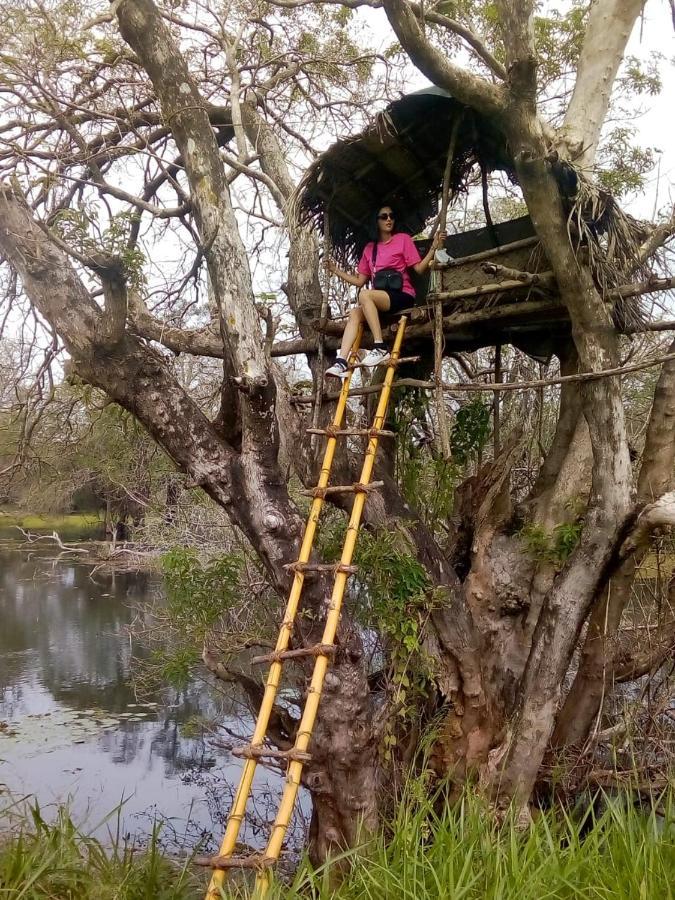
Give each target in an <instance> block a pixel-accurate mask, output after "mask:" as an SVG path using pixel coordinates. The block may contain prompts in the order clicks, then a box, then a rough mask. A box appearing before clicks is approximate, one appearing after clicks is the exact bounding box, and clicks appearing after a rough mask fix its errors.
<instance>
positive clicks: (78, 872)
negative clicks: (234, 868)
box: [0, 807, 203, 900]
mask: <svg viewBox="0 0 675 900" xmlns="http://www.w3.org/2000/svg"><path fill="white" fill-rule="evenodd" d="M3 812H4V813H7V810H4V811H3V810H0V822H2V820H3V818H4V816H3ZM157 836H158V835H157V832H154V833H153V834H152V835H151V837H150V840H149V843H148V846H147V847H146V848H144V849H143V850H138V849H134V848H132V847H129V846H128V845H126V844H125V843H123V842H120V841H117V842H116V846H113V848H112V849H107V848H105V847H104V846H103V844H101V843H100V842H99V841H97V840H95V839H94V838H91V837H87V836H86V835H85V834H83V832H82V831H81V830H80V829H78V828H77V827H76V826H75V824H74V823H73V821H72V819H71V818H70V816H69V815H68V812H67V811H66V810H65V809H60V810H59V813H58V815H57V817H56V819H55V821H54V822H52V823H48V822H46V821H45V819H44V818H43V817H42V814H41V813H40V810H39V809H38V808H37V807H34V808H33V809H32V810H31V811H30V821H28V822H25V823H24V824H23V825H22V826H21V827H20V828H19V829H16V828H12V829H11V830H10V831H8V832H7V833H6V834H3V833H2V832H1V831H0V898H2V900H10V898H11V900H188V898H193V897H198V896H200V894H201V889H200V888H198V885H197V882H196V880H195V879H194V877H193V876H192V875H191V873H190V871H189V868H188V864H187V863H185V864H184V865H182V866H179V865H176V864H175V863H174V862H172V861H170V860H169V859H167V858H166V857H165V856H163V854H162V851H161V849H160V847H159V845H158V842H157ZM202 880H203V879H201V878H200V882H201V881H202Z"/></svg>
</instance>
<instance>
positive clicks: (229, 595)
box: [162, 547, 243, 668]
mask: <svg viewBox="0 0 675 900" xmlns="http://www.w3.org/2000/svg"><path fill="white" fill-rule="evenodd" d="M242 564H243V560H242V559H241V557H240V556H239V555H238V554H234V553H232V554H225V555H223V556H218V557H216V558H214V559H210V560H208V561H207V562H204V561H203V560H202V559H200V556H199V553H198V552H197V550H196V549H195V548H193V547H175V548H173V549H172V550H170V551H169V552H168V553H165V554H164V556H163V557H162V572H163V574H164V582H165V584H166V590H167V597H168V604H169V613H170V615H171V619H172V622H173V624H174V625H175V626H176V627H177V628H178V629H180V630H181V632H182V633H184V634H185V635H191V636H193V637H194V638H196V639H197V640H200V641H201V640H203V639H204V637H205V636H206V634H207V633H208V631H209V630H210V629H211V628H212V627H213V626H214V625H215V624H216V622H218V620H219V619H220V618H221V617H222V616H223V615H224V613H225V612H226V610H227V609H229V608H230V607H231V606H232V604H233V603H234V602H236V600H237V599H238V594H237V587H238V584H239V576H240V575H241V569H242ZM179 668H180V665H179Z"/></svg>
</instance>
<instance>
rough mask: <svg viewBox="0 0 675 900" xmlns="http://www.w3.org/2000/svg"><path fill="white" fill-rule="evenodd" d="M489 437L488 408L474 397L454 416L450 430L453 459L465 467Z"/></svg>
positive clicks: (478, 398)
mask: <svg viewBox="0 0 675 900" xmlns="http://www.w3.org/2000/svg"><path fill="white" fill-rule="evenodd" d="M489 436H490V407H489V406H488V405H487V404H486V403H484V402H483V401H482V400H481V399H480V397H476V398H475V399H474V400H471V401H470V402H469V403H465V404H464V406H462V408H461V409H460V410H459V411H458V412H457V414H456V415H455V420H454V422H453V424H452V428H451V430H450V447H451V450H452V456H453V459H455V460H456V461H457V462H458V463H459V464H460V465H465V464H466V463H467V462H468V461H469V460H470V459H472V458H474V457H476V456H478V454H480V453H481V451H482V450H483V448H484V447H485V444H486V443H487V440H488V437H489Z"/></svg>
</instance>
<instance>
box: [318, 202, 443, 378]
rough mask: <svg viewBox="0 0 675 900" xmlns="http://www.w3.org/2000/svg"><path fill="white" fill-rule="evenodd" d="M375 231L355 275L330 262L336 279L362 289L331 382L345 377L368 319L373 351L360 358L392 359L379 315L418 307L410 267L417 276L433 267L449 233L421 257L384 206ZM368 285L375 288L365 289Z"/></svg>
mask: <svg viewBox="0 0 675 900" xmlns="http://www.w3.org/2000/svg"><path fill="white" fill-rule="evenodd" d="M376 221H377V232H376V235H377V236H376V238H375V240H374V241H371V242H370V243H368V244H366V246H365V249H364V251H363V255H362V256H361V261H360V262H359V264H358V266H357V269H356V274H355V275H351V274H350V273H349V272H343V271H342V270H341V269H338V267H337V266H336V265H335V263H334V262H333V260H332V259H328V260H326V267H327V269H328V271H329V272H332V273H333V274H334V275H337V277H338V278H341V279H342V280H343V281H346V282H347V283H348V284H353V285H355V286H356V287H357V288H360V290H359V305H358V307H356V308H355V309H353V310H352V311H351V312H350V314H349V318H348V319H347V324H346V326H345V330H344V334H343V336H342V345H341V347H340V352H339V354H338V356H337V358H336V360H335V362H334V363H333V365H332V366H331V367H330V369H328V370H327V371H326V375H331V376H332V377H333V378H346V377H347V358H348V356H349V351H350V350H351V348H352V345H353V343H354V339H355V338H356V333H357V331H358V328H359V325H360V324H361V323H362V322H363V321H365V322H367V323H368V326H369V328H370V330H371V332H372V335H373V349H372V350H371V351H370V352H369V353H368V354H367V356H366V357H365V358H364V359H363V360H362V365H364V366H377V365H381V364H382V363H386V362H387V361H388V360H389V351H388V350H387V347H386V345H385V343H384V341H383V340H382V326H381V325H380V313H381V312H384V313H389V315H395V314H396V313H399V312H401V310H404V309H410V307H412V306H414V305H415V288H414V287H413V284H412V281H411V280H410V272H409V270H410V269H414V270H415V272H417V274H418V275H421V274H422V273H423V272H426V270H427V269H428V268H429V263H430V262H431V260H432V259H433V257H434V253H435V251H436V250H437V249H438V248H439V247H441V246H442V244H443V241H444V240H445V232H437V233H436V235H435V237H434V239H433V241H432V243H431V247H430V248H429V252H428V253H427V255H426V256H425V257H424V259H422V258H421V257H420V255H419V253H418V252H417V247H416V246H415V244H414V243H413V239H412V238H411V237H410V235H409V234H405V233H404V232H402V231H394V222H395V219H394V213H393V211H392V209H391V207H390V206H383V207H382V208H381V209H380V210H379V212H378V213H377V220H376ZM368 281H370V283H371V287H370V288H364V285H365V284H366V282H368Z"/></svg>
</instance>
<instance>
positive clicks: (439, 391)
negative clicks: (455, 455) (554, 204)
mask: <svg viewBox="0 0 675 900" xmlns="http://www.w3.org/2000/svg"><path fill="white" fill-rule="evenodd" d="M461 121H462V116H461V115H458V116H457V117H456V118H455V121H454V122H453V125H452V132H451V134H450V143H449V145H448V155H447V157H446V160H445V169H444V170H443V188H442V193H441V209H440V211H439V213H438V221H437V222H436V227H437V228H438V230H439V231H441V232H444V231H445V229H446V228H447V223H448V200H449V197H450V172H451V170H452V161H453V159H454V158H455V145H456V143H457V134H458V132H459V126H460V123H461ZM443 252H444V256H445V259H446V260H447V258H448V257H447V254H446V253H445V251H443ZM431 277H432V293H433V292H434V289H435V288H436V284H435V282H436V280H437V279H438V277H439V276H438V273H437V272H436V271H432V276H431ZM434 380H435V382H436V415H437V417H438V434H439V436H440V439H441V454H442V456H443V459H444V460H449V459H450V433H449V429H448V416H447V411H446V409H445V398H444V397H443V387H442V383H443V304H442V303H441V302H440V301H437V302H436V303H434Z"/></svg>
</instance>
